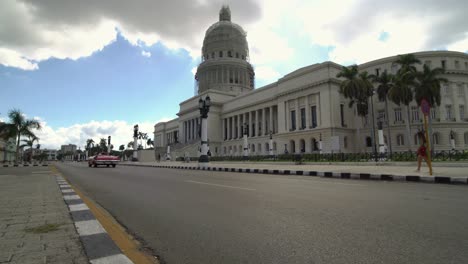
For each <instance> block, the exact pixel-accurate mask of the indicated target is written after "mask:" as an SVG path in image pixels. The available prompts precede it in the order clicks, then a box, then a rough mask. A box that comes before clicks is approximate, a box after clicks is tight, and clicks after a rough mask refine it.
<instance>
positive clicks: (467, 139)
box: [464, 132, 468, 145]
mask: <svg viewBox="0 0 468 264" xmlns="http://www.w3.org/2000/svg"><path fill="white" fill-rule="evenodd" d="M464 138H465V145H468V132H465V136H464Z"/></svg>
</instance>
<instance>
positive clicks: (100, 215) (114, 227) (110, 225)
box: [51, 166, 159, 264]
mask: <svg viewBox="0 0 468 264" xmlns="http://www.w3.org/2000/svg"><path fill="white" fill-rule="evenodd" d="M51 170H52V172H54V173H56V174H59V175H61V176H62V177H63V178H64V179H65V180H66V181H67V182H68V183H69V184H70V182H69V181H68V180H67V179H66V178H65V177H64V176H63V175H62V174H61V173H60V172H59V171H58V170H57V168H55V166H52V167H51ZM70 186H71V188H72V189H73V190H75V193H76V194H78V195H79V196H80V197H81V199H82V200H83V202H84V203H85V204H86V205H87V206H88V207H89V209H90V210H91V212H92V213H93V214H94V216H95V217H96V219H97V220H98V221H99V223H101V225H102V226H103V227H104V229H105V230H106V231H107V233H108V235H109V236H110V237H111V238H112V240H113V241H114V242H115V244H116V245H117V246H118V247H119V248H120V250H121V251H122V253H123V254H125V255H126V256H127V257H128V258H129V259H130V260H131V261H133V263H135V264H155V263H156V264H159V261H158V260H157V259H155V258H154V257H153V256H150V255H148V254H145V253H143V252H142V251H140V250H139V248H140V243H139V242H138V241H137V240H135V239H134V238H133V237H132V236H130V235H129V234H127V232H126V231H125V229H124V228H123V227H122V226H121V225H120V224H119V223H118V222H117V221H116V220H115V219H114V218H113V217H112V216H111V215H110V214H109V213H108V212H107V211H105V210H104V209H103V208H102V207H100V206H99V205H97V204H95V203H94V202H93V201H92V200H90V199H88V198H87V197H86V196H85V195H84V194H83V193H82V192H81V191H80V190H79V189H78V188H76V187H75V186H73V185H71V184H70Z"/></svg>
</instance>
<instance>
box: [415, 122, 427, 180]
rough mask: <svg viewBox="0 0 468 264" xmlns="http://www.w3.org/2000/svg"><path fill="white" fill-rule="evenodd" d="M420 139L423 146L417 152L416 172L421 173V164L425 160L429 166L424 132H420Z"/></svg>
mask: <svg viewBox="0 0 468 264" xmlns="http://www.w3.org/2000/svg"><path fill="white" fill-rule="evenodd" d="M418 138H419V142H420V144H421V145H420V146H419V148H418V151H417V155H418V168H417V169H416V172H420V171H421V163H422V161H423V160H424V161H425V162H426V164H427V166H429V164H428V162H427V149H426V137H425V136H424V133H423V132H422V131H420V132H418Z"/></svg>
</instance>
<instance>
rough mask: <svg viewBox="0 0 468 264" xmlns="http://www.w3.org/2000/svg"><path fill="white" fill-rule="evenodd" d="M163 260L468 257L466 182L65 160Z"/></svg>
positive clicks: (77, 179) (74, 178)
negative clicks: (96, 165) (89, 163)
mask: <svg viewBox="0 0 468 264" xmlns="http://www.w3.org/2000/svg"><path fill="white" fill-rule="evenodd" d="M57 167H58V168H59V170H60V171H61V172H62V173H63V174H64V176H65V177H66V178H67V179H69V180H70V182H71V183H72V184H73V185H76V186H77V187H78V188H80V189H81V190H82V191H84V192H85V193H86V194H87V195H88V196H89V197H90V198H92V199H93V200H94V201H96V202H97V203H99V204H100V205H101V206H103V207H104V208H105V209H107V210H108V211H109V212H110V213H111V214H112V215H113V216H114V217H115V218H116V219H118V221H119V222H121V223H122V224H123V225H125V226H126V227H127V228H128V229H129V230H130V231H131V232H132V233H135V234H136V235H137V236H139V237H140V238H142V239H143V240H144V241H145V242H146V243H147V244H148V246H149V247H151V248H152V249H153V250H154V251H155V252H156V253H157V254H158V255H160V257H161V259H162V262H163V263H168V264H174V263H255V264H258V263H328V264H330V263H425V264H427V263H468V225H467V223H468V206H467V204H468V188H467V187H466V186H453V185H437V184H423V183H398V182H374V181H359V180H341V179H324V178H318V177H307V176H279V175H263V174H242V173H230V172H213V171H191V170H176V169H157V168H145V167H124V166H117V168H105V167H103V168H88V167H87V166H86V164H79V163H59V164H57Z"/></svg>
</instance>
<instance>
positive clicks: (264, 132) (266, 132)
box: [262, 108, 268, 135]
mask: <svg viewBox="0 0 468 264" xmlns="http://www.w3.org/2000/svg"><path fill="white" fill-rule="evenodd" d="M265 115H266V108H262V135H268V131H267V129H266V124H265Z"/></svg>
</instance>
